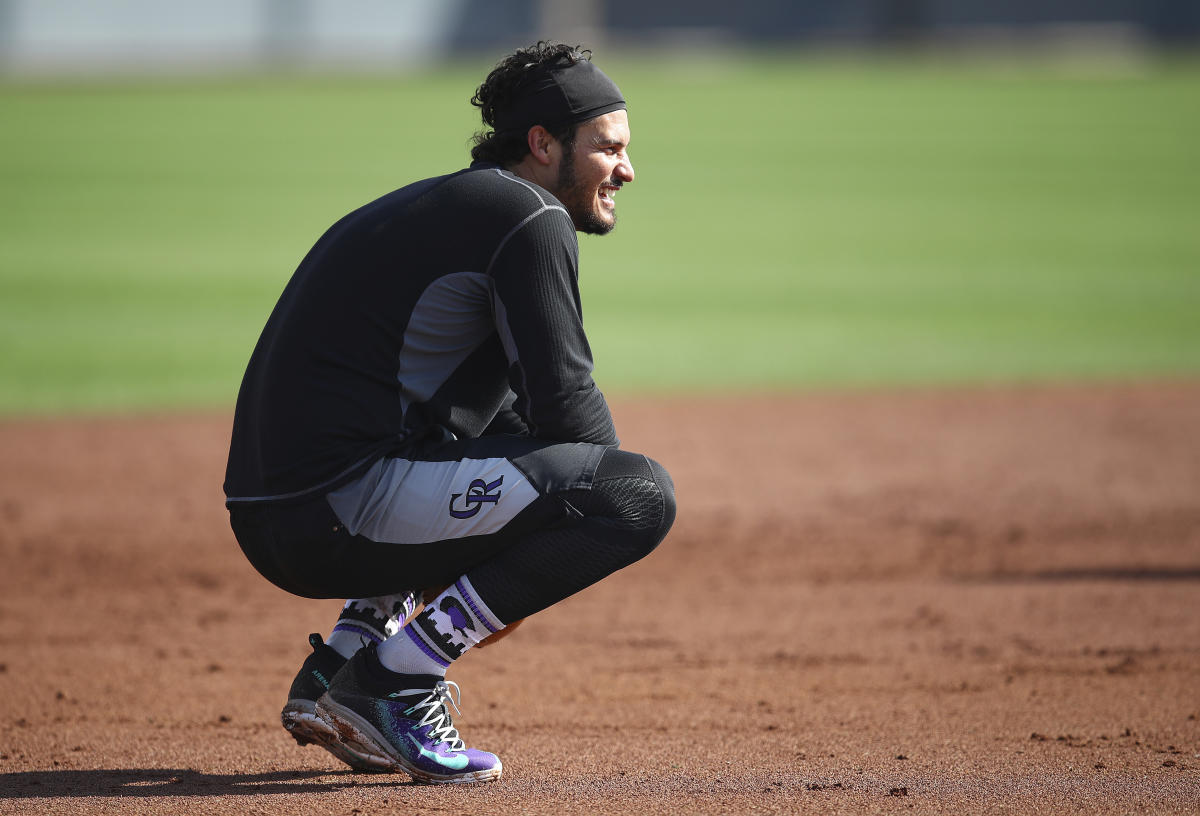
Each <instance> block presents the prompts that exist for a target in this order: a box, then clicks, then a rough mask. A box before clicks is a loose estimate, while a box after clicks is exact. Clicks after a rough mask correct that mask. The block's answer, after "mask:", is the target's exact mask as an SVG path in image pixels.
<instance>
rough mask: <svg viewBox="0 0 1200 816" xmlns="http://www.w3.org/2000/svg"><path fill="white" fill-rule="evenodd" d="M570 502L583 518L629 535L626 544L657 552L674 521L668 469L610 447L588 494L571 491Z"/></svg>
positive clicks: (633, 548) (671, 484)
mask: <svg viewBox="0 0 1200 816" xmlns="http://www.w3.org/2000/svg"><path fill="white" fill-rule="evenodd" d="M567 500H568V501H569V502H570V503H571V504H572V505H573V506H574V507H575V508H576V509H577V510H578V511H579V512H581V513H582V514H583V515H584V516H587V517H589V518H593V519H596V520H598V521H601V522H603V523H604V524H605V525H606V526H609V527H614V528H617V529H619V530H622V531H624V532H625V533H627V535H626V536H624V537H623V543H624V544H625V545H626V546H628V547H629V548H630V549H631V550H638V551H639V552H638V553H637V554H636V555H634V556H633V557H634V560H636V559H637V558H641V557H642V556H644V555H646V554H647V553H649V552H650V551H651V550H653V549H654V548H655V547H656V546H658V543H659V542H660V541H662V539H663V538H664V537H665V536H666V534H667V531H668V530H670V529H671V525H672V523H674V521H675V486H674V484H673V483H672V481H671V477H670V475H669V474H668V473H667V471H666V469H665V468H664V467H663V466H662V465H660V464H659V463H658V462H655V461H654V460H652V459H649V458H647V457H645V456H643V455H642V454H640V453H630V452H629V451H623V450H619V449H617V448H610V449H609V450H607V451H605V453H604V456H603V457H602V458H601V459H600V463H599V465H598V466H597V467H596V474H595V477H594V478H593V480H592V487H591V489H590V490H572V491H570V493H569V496H568V497H567Z"/></svg>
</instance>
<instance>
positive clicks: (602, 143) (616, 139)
mask: <svg viewBox="0 0 1200 816" xmlns="http://www.w3.org/2000/svg"><path fill="white" fill-rule="evenodd" d="M592 144H593V145H595V146H596V147H607V146H608V145H621V146H622V147H625V146H626V145H628V144H629V142H627V141H625V140H624V139H622V138H621V137H620V136H616V135H613V134H611V133H597V134H596V135H595V136H593V137H592Z"/></svg>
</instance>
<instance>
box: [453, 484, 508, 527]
mask: <svg viewBox="0 0 1200 816" xmlns="http://www.w3.org/2000/svg"><path fill="white" fill-rule="evenodd" d="M503 483H504V477H503V476H501V477H500V478H499V479H497V480H496V481H494V482H485V481H484V480H483V479H475V480H474V481H472V482H471V484H470V486H469V487H467V492H466V494H465V495H464V494H462V493H455V494H453V495H452V496H450V515H451V516H453V517H454V518H456V519H469V518H472V517H473V516H474V515H475V514H476V513H478V512H479V511H480V509H481V508H482V507H483V503H484V502H490V503H492V504H495V503H496V502H498V501H499V500H500V485H501V484H503ZM493 490H494V491H496V492H495V493H493V492H492V491H493ZM459 496H462V497H463V500H462V509H459V508H457V507H455V506H454V503H455V502H457V501H458V498H459Z"/></svg>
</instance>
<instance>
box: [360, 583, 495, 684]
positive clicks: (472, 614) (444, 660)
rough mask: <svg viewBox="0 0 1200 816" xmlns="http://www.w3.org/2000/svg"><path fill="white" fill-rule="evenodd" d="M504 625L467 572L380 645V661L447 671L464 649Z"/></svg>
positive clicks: (418, 670)
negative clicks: (483, 598) (474, 585)
mask: <svg viewBox="0 0 1200 816" xmlns="http://www.w3.org/2000/svg"><path fill="white" fill-rule="evenodd" d="M503 628H504V623H503V622H501V621H500V619H499V618H497V617H496V615H495V614H494V613H493V612H492V611H491V610H490V609H488V607H487V605H486V604H485V603H484V602H483V601H482V600H480V598H479V594H478V593H477V592H476V591H475V588H474V587H473V586H471V582H470V581H469V580H467V577H466V576H465V575H464V576H463V577H461V578H459V579H458V580H457V581H455V582H454V583H453V584H452V585H451V586H450V587H448V588H447V589H446V590H445V591H444V592H442V594H441V595H438V596H437V597H436V598H434V599H433V600H432V601H430V602H429V603H427V604H425V608H424V609H423V610H421V613H420V614H419V615H417V616H416V617H415V618H413V619H412V620H410V621H409V622H408V623H407V624H406V625H405V626H404V628H403V629H401V630H400V631H399V632H398V633H397V634H396V635H394V636H393V637H390V638H388V639H387V640H385V641H384V642H383V643H381V644H380V645H379V662H380V663H382V664H383V666H384V667H385V668H387V669H390V670H391V671H394V672H399V673H401V674H436V675H445V673H446V669H447V668H448V667H449V666H450V664H451V663H453V662H454V661H455V660H457V659H458V658H460V657H462V654H463V652H465V651H467V649H470V648H471V647H472V646H474V645H475V644H477V643H479V641H481V640H483V639H484V638H486V637H488V636H489V635H491V634H492V633H494V632H498V631H500V630H501V629H503Z"/></svg>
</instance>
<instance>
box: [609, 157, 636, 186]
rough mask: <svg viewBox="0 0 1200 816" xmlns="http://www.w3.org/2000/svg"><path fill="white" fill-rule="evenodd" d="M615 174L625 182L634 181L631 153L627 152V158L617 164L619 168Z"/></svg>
mask: <svg viewBox="0 0 1200 816" xmlns="http://www.w3.org/2000/svg"><path fill="white" fill-rule="evenodd" d="M613 175H614V176H616V177H617V178H619V179H620V180H621V181H623V182H625V183H629V182H631V181H633V161H632V160H631V159H630V158H629V154H628V153H626V154H625V158H624V159H623V160H622V161H621V163H620V164H618V165H617V169H616V170H615V171H614V172H613Z"/></svg>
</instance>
